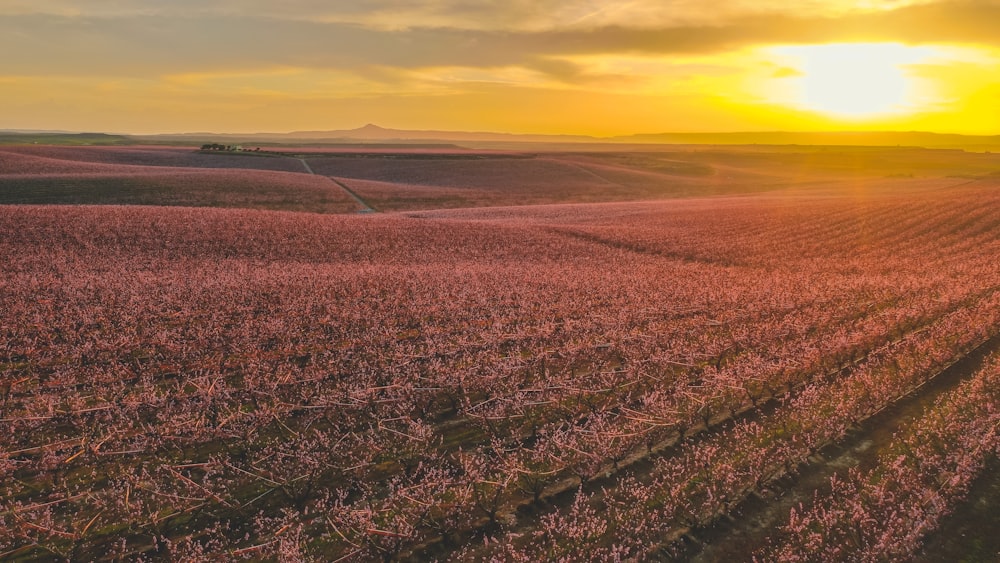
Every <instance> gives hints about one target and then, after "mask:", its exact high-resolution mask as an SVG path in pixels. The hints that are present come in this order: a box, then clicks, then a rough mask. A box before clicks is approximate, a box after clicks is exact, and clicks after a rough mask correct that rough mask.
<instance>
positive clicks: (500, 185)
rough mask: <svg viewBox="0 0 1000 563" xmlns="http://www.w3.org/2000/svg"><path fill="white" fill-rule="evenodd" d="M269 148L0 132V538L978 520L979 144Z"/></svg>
mask: <svg viewBox="0 0 1000 563" xmlns="http://www.w3.org/2000/svg"><path fill="white" fill-rule="evenodd" d="M289 150H290V152H289V153H288V155H287V156H281V155H270V156H255V155H249V154H208V153H201V152H198V151H193V150H191V149H181V148H162V147H98V148H94V147H80V148H77V147H71V148H62V147H60V148H55V147H34V146H32V147H0V202H2V203H5V204H6V205H0V261H2V263H3V264H4V269H3V275H2V276H0V310H2V314H0V433H2V435H4V436H10V437H11V438H10V439H9V440H7V441H6V442H4V443H2V444H0V475H2V479H0V560H12V561H20V560H25V561H27V560H38V559H68V560H94V559H126V560H133V559H137V558H140V557H145V558H149V559H173V560H209V559H213V560H217V559H224V560H231V559H250V560H273V559H280V560H317V561H338V560H342V561H371V560H383V561H396V560H428V559H432V560H454V561H475V560H495V561H529V560H530V561H550V560H563V561H593V560H608V561H614V560H703V561H738V560H744V561H752V560H756V561H778V560H781V561H804V560H861V561H882V560H908V559H912V558H916V557H922V558H924V559H923V560H942V559H941V557H942V555H941V554H943V553H948V557H949V558H952V557H955V558H960V557H964V556H968V555H969V553H972V552H971V551H965V552H959V553H958V554H957V555H956V552H955V551H954V550H955V549H956V547H955V545H954V543H955V542H948V541H947V540H948V538H947V537H944V536H942V534H949V533H955V532H952V531H950V530H956V529H962V530H964V531H963V533H965V534H971V535H974V534H980V535H981V537H982V538H983V541H988V536H989V535H990V534H989V532H988V530H987V531H984V530H983V529H982V528H981V527H980V528H979V529H978V531H977V528H976V526H975V523H976V519H972V520H971V523H970V518H969V514H972V509H973V508H971V507H974V506H975V501H976V500H977V499H976V498H974V497H970V496H969V494H970V493H969V491H972V494H981V495H983V496H982V498H994V499H995V498H996V497H995V494H994V495H993V496H992V497H990V496H989V494H988V490H989V489H990V487H989V486H988V483H990V482H995V479H994V478H993V476H994V475H995V474H996V471H997V465H998V460H997V456H998V453H1000V355H998V354H997V353H996V352H997V349H998V347H1000V268H998V266H997V264H998V263H1000V175H998V174H997V172H998V171H1000V157H997V155H988V154H967V153H963V152H960V151H925V150H921V149H895V148H892V149H869V148H837V149H836V150H833V149H824V148H821V147H733V148H725V149H723V148H718V147H714V148H713V147H704V148H698V147H686V148H678V147H661V148H657V147H642V148H635V149H632V150H621V149H618V150H616V151H611V150H608V151H593V152H582V151H578V150H575V149H574V151H563V152H551V153H532V152H523V153H513V152H509V153H500V152H489V151H469V152H467V153H465V152H460V153H456V152H455V151H452V150H451V149H448V150H444V149H442V150H441V151H434V150H426V151H419V152H417V151H411V152H406V151H405V150H399V151H381V152H364V151H361V152H359V151H341V152H336V153H330V152H327V153H323V152H318V151H316V152H308V151H305V150H299V149H295V150H294V151H291V149H289ZM310 172H312V174H310ZM331 178H332V179H333V180H335V181H331V180H330V179H331ZM345 187H346V190H345V189H344V188H345ZM348 190H349V191H350V193H348ZM351 194H353V195H355V196H357V197H359V198H360V199H361V200H362V201H363V202H364V203H365V204H366V205H368V206H369V207H370V208H372V209H374V210H376V211H377V212H376V213H368V214H364V215H361V214H358V213H356V212H357V211H358V210H359V209H360V207H359V204H358V203H357V202H356V201H355V200H354V199H353V198H352V197H351ZM79 204H86V205H79ZM133 204H138V205H133ZM991 480H992V481H991ZM984 483H985V484H984ZM956 510H957V512H956ZM987 512H988V513H989V512H991V513H992V514H996V508H995V507H993V508H992V509H991V510H988V511H987ZM753 522H766V525H763V526H755V525H752V523H753ZM970 545H971V544H970ZM976 545H977V546H979V547H978V549H980V551H979V552H978V553H980V554H982V549H983V548H982V547H981V546H982V545H984V544H983V543H982V542H980V543H979V544H976ZM986 545H995V543H994V544H986ZM935 546H938V547H935ZM934 549H937V550H938V551H928V550H934ZM959 549H960V548H959ZM986 549H987V550H988V549H989V548H986ZM992 555H993V554H991V553H989V552H988V551H987V553H986V554H985V556H984V557H985V558H986V559H987V560H989V558H990V557H992Z"/></svg>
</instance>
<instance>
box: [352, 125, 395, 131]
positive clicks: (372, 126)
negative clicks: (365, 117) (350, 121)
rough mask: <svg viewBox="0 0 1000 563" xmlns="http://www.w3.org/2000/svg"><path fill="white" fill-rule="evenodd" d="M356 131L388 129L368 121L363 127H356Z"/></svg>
mask: <svg viewBox="0 0 1000 563" xmlns="http://www.w3.org/2000/svg"><path fill="white" fill-rule="evenodd" d="M356 131H388V129H386V128H385V127H379V126H378V125H375V124H374V123H368V124H366V125H365V126H364V127H361V128H360V129H356Z"/></svg>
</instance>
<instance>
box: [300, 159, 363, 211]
mask: <svg viewBox="0 0 1000 563" xmlns="http://www.w3.org/2000/svg"><path fill="white" fill-rule="evenodd" d="M296 160H298V161H299V162H301V163H302V167H303V168H305V169H306V172H308V173H309V174H312V175H313V176H319V174H316V173H315V172H313V169H312V166H309V162H308V161H307V160H306V159H304V158H298V159H296ZM323 178H326V179H327V180H330V181H331V182H333V183H334V184H336V185H337V186H338V187H339V188H340V189H342V190H344V191H345V192H346V193H347V195H349V196H351V199H353V200H354V201H356V202H357V204H358V205H360V206H361V210H360V211H358V213H378V211H376V209H375V208H374V207H372V206H370V205H368V202H366V201H365V200H363V199H361V197H360V196H358V194H356V193H354V190H352V189H351V188H348V187H347V186H345V185H344V183H343V182H341V181H339V180H337V179H335V178H331V177H329V176H323Z"/></svg>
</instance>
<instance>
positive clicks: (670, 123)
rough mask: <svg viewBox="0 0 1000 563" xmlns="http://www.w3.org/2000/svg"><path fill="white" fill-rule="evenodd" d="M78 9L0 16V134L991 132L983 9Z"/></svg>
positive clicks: (746, 0) (914, 4) (120, 1)
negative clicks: (381, 129)
mask: <svg viewBox="0 0 1000 563" xmlns="http://www.w3.org/2000/svg"><path fill="white" fill-rule="evenodd" d="M81 4H82V3H81V2H78V1H76V0H30V1H29V0H5V1H4V2H0V52H3V53H5V56H4V57H2V58H0V101H2V103H0V129H66V130H88V131H110V132H123V133H142V132H146V133H153V132H184V131H216V132H255V131H275V132H281V131H295V130H324V129H344V128H351V127H357V126H360V125H363V124H364V123H367V122H374V123H378V124H380V125H383V126H386V127H393V128H404V129H459V130H495V131H512V132H524V133H570V134H589V135H618V134H630V133H657V132H675V131H676V132H683V131H747V130H757V131H760V130H800V131H809V130H886V129H892V130H928V131H938V132H954V133H972V134H1000V110H998V109H997V108H998V107H1000V38H998V35H1000V34H997V33H996V31H995V27H996V22H998V21H1000V2H997V1H996V0H923V1H906V0H902V1H900V0H896V1H891V0H884V1H879V2H875V1H873V0H865V1H844V0H803V1H800V2H795V3H790V2H784V1H781V2H779V1H777V0H756V1H751V0H729V1H724V2H704V1H702V0H670V1H664V0H633V1H617V2H600V1H596V0H562V1H557V0H480V1H475V2H473V1H470V0H430V1H416V0H351V1H347V0H335V1H329V0H285V1H282V2H273V1H265V0H241V1H237V0H214V1H213V0H200V1H195V0H172V1H171V2H153V1H151V0H92V1H89V2H87V3H85V4H86V7H81ZM15 53H16V55H15Z"/></svg>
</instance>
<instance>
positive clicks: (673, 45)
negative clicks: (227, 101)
mask: <svg viewBox="0 0 1000 563" xmlns="http://www.w3.org/2000/svg"><path fill="white" fill-rule="evenodd" d="M77 4H78V3H77V2H75V1H74V2H70V1H68V0H66V1H64V0H44V1H43V0H33V1H32V3H30V4H29V3H28V2H17V1H15V2H14V4H10V5H6V8H5V9H6V10H7V11H9V12H12V13H19V12H18V9H16V8H20V9H21V10H20V12H26V11H30V10H29V8H30V7H31V6H36V8H35V11H36V12H44V13H20V15H7V16H5V17H2V18H0V52H4V53H18V55H17V56H6V57H3V58H2V60H0V73H3V74H16V75H35V76H39V75H41V76H46V75H66V76H73V75H107V76H128V77H149V78H155V77H158V76H162V75H165V74H183V73H192V72H222V71H225V72H240V71H245V70H252V69H255V68H274V67H297V68H313V69H324V68H325V69H337V70H351V69H354V70H360V69H364V68H397V69H419V68H435V67H469V68H480V69H489V68H504V67H510V66H520V67H523V68H528V69H534V70H538V71H540V72H543V73H546V74H548V75H551V76H553V77H560V78H561V79H565V80H572V79H573V78H574V77H575V76H578V75H579V74H580V69H578V68H574V67H573V66H572V65H571V64H569V63H565V62H560V61H558V60H557V59H559V58H560V57H567V56H576V55H601V54H632V55H635V54H641V55H650V56H671V55H677V56H680V55H691V54H711V53H723V52H727V51H731V50H737V49H740V48H743V47H748V46H754V45H766V44H809V43H824V42H834V41H900V42H910V43H932V42H943V43H947V42H960V43H975V42H979V43H986V44H993V45H998V46H1000V38H998V36H997V33H996V22H997V21H1000V2H997V1H994V0H989V1H979V2H974V1H964V0H963V1H941V2H934V3H924V4H919V3H918V4H913V3H909V4H907V5H905V6H903V7H900V8H896V9H893V10H879V11H863V12H857V11H854V12H849V13H839V14H836V13H834V11H833V9H832V6H833V5H834V3H833V2H831V1H828V0H815V1H813V2H810V3H797V4H796V10H795V12H794V13H792V12H790V11H788V10H787V9H786V10H785V11H784V12H780V11H778V8H777V6H778V4H781V5H785V6H787V3H784V2H782V3H777V2H773V1H769V2H758V3H751V2H743V1H741V2H728V3H726V4H725V5H724V9H720V12H723V13H735V14H738V15H735V16H729V17H728V18H727V19H725V20H724V21H713V20H712V18H709V17H708V16H707V15H706V16H700V15H698V13H699V12H698V10H701V11H705V9H704V6H705V5H706V3H704V2H694V0H683V1H680V0H675V1H674V2H671V3H667V4H664V5H665V6H668V7H674V8H676V9H677V13H678V14H687V15H685V16H684V18H680V19H687V20H690V21H689V22H688V23H683V24H677V23H675V24H667V25H656V26H653V25H651V24H650V21H656V19H657V18H656V17H653V18H650V19H638V20H636V21H635V23H632V24H630V25H626V24H625V23H607V22H609V21H610V22H615V21H618V20H619V19H622V16H621V14H622V13H625V14H641V13H643V10H648V11H650V12H651V13H652V14H654V15H657V14H660V13H661V12H662V9H659V8H656V7H655V6H656V4H655V3H651V2H642V1H637V2H623V3H621V4H620V5H621V6H622V7H620V8H615V9H608V8H602V7H601V6H605V5H606V4H605V3H601V2H596V1H577V2H572V3H569V4H567V6H568V7H564V8H558V7H556V6H558V5H559V4H560V3H558V2H555V1H554V0H541V1H538V2H534V1H529V0H514V1H510V0H507V1H504V2H500V1H499V0H488V1H482V2H479V1H472V0H439V1H437V2H417V1H415V0H365V1H361V2H351V3H348V2H332V3H330V2H320V1H318V0H296V1H294V2H282V3H275V2H264V1H263V0H243V1H241V2H235V1H232V2H231V1H229V0H225V1H220V2H214V3H205V2H201V1H198V2H196V1H194V0H176V1H173V2H169V3H167V2H146V1H139V0H100V1H95V2H93V3H92V4H93V6H92V5H91V3H88V8H87V9H86V10H83V9H77V11H76V12H74V11H73V10H74V8H73V6H74V5H77ZM205 4H208V6H207V7H206V6H203V5H205ZM752 4H753V5H756V6H757V7H756V8H755V9H754V10H751V7H750V6H751V5H752ZM836 4H837V5H842V4H843V2H838V3H836ZM895 4H898V2H897V3H895ZM199 6H201V7H199ZM277 6H280V9H281V10H287V13H286V14H285V15H284V16H282V17H280V18H278V17H277V16H276V15H272V16H270V17H268V16H267V14H269V13H272V14H273V13H274V12H275V11H276V10H277V8H276V7H277ZM331 6H332V8H331ZM352 6H353V7H352ZM505 6H506V8H505ZM697 6H701V8H697V9H696V7H697ZM801 6H818V7H819V8H823V9H819V8H817V13H815V14H814V13H809V12H808V11H807V10H803V9H802V8H801ZM571 8H572V9H571ZM765 8H768V9H770V11H767V10H765ZM182 9H190V10H191V13H192V14H195V15H189V16H182V15H177V13H176V12H178V11H180V10H182ZM257 9H259V12H257V11H255V10H257ZM408 10H409V11H410V12H413V13H418V12H419V15H421V17H425V18H430V19H429V20H427V19H425V20H421V19H419V18H418V17H417V16H416V15H414V16H413V18H414V19H413V23H421V22H424V23H426V22H427V21H432V22H433V21H434V19H433V17H432V16H433V15H434V14H439V13H440V14H443V13H444V12H445V11H446V10H453V11H449V12H448V13H449V14H451V16H450V17H452V18H453V19H454V20H455V21H456V22H461V21H465V20H468V21H479V20H483V21H487V20H490V18H492V17H494V16H495V17H496V18H497V19H496V20H490V21H496V22H500V24H499V25H498V28H497V29H477V28H471V27H459V26H457V23H456V26H452V27H427V26H426V25H424V26H420V25H415V26H409V27H404V28H393V27H372V26H371V25H369V24H364V23H345V22H337V21H315V20H313V21H310V20H309V19H308V18H307V17H306V16H307V15H308V14H309V13H310V11H313V12H315V13H316V14H317V17H318V18H323V17H331V15H333V16H337V17H341V18H342V19H343V18H346V19H349V18H350V17H353V18H355V19H358V20H364V19H365V18H368V19H372V18H374V19H375V20H378V19H379V17H380V16H379V14H383V15H385V14H396V16H397V17H402V16H401V14H407V13H410V12H408ZM566 10H570V11H572V12H573V13H577V14H579V17H578V18H577V19H576V20H570V24H568V25H566V26H564V27H551V26H550V27H546V26H545V25H542V23H539V22H546V21H548V19H551V14H552V13H563V12H564V11H566ZM588 10H589V11H588ZM751 11H755V12H756V13H750V12H751ZM842 11H843V10H842ZM0 13H3V12H0ZM60 14H61V15H60ZM247 14H252V15H247ZM657 17H660V16H657ZM678 18H679V16H678V17H675V19H678ZM334 19H336V18H334ZM660 19H663V18H662V17H660ZM531 22H536V23H531ZM574 22H575V23H574ZM580 22H586V23H587V26H581V25H578V24H579V23H580ZM602 22H603V23H602ZM692 22H693V23H692ZM550 23H551V22H550ZM596 23H600V25H596V26H595V25H594V24H596ZM529 24H530V25H529ZM504 26H507V27H506V28H505V27H504ZM532 26H535V27H536V28H532Z"/></svg>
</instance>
